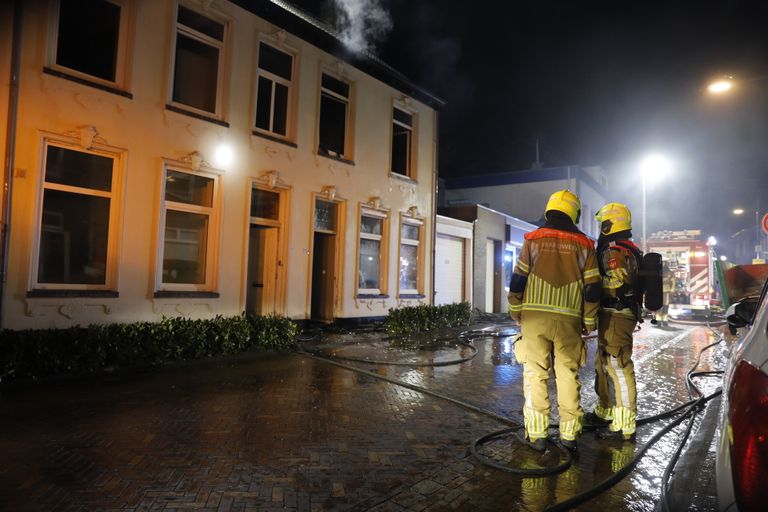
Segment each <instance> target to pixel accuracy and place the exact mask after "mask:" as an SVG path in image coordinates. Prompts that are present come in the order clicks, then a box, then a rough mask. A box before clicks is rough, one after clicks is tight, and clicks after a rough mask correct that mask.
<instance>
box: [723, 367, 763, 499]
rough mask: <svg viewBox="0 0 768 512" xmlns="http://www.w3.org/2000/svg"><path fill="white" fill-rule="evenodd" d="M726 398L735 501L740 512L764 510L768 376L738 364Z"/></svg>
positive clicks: (755, 369) (753, 368)
mask: <svg viewBox="0 0 768 512" xmlns="http://www.w3.org/2000/svg"><path fill="white" fill-rule="evenodd" d="M728 398H729V402H730V411H729V414H728V417H729V419H730V423H731V429H732V431H733V437H732V439H731V443H732V446H731V465H732V467H733V485H734V488H735V490H736V502H737V503H738V505H739V510H741V511H742V512H744V511H749V510H765V506H766V503H768V376H767V375H766V374H764V373H763V372H762V371H760V370H759V369H758V368H755V367H754V366H752V365H751V364H749V363H747V362H745V361H742V362H741V363H739V365H738V366H737V367H736V371H735V372H734V373H733V380H732V384H731V389H730V393H729V396H728Z"/></svg>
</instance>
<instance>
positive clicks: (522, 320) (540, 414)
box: [508, 190, 600, 451]
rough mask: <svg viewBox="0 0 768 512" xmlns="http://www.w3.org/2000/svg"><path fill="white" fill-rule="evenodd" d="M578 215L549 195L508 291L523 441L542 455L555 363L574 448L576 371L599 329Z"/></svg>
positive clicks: (565, 427) (596, 274) (595, 273)
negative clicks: (586, 335)
mask: <svg viewBox="0 0 768 512" xmlns="http://www.w3.org/2000/svg"><path fill="white" fill-rule="evenodd" d="M580 214H581V202H580V200H579V198H578V196H576V194H574V193H573V192H571V191H569V190H560V191H558V192H555V193H554V194H552V195H551V196H550V198H549V201H548V202H547V206H546V208H545V213H544V216H545V218H546V223H545V224H544V225H543V226H542V227H541V228H539V229H537V230H535V231H532V232H531V233H528V234H526V235H525V241H524V243H523V248H522V250H521V252H520V257H519V259H518V260H517V263H516V265H515V269H514V272H513V274H512V278H511V280H510V285H509V297H508V299H509V313H510V316H511V317H512V319H513V320H515V321H516V322H517V323H518V324H519V325H520V331H521V334H522V337H521V338H520V340H519V341H518V342H517V343H516V344H515V357H516V358H517V360H518V362H520V363H521V364H523V366H524V372H523V394H524V396H525V405H524V407H523V419H524V424H525V439H524V441H525V442H526V443H527V444H528V445H529V446H531V447H532V448H534V449H536V450H538V451H544V450H546V440H547V437H548V429H549V409H550V403H549V387H548V382H549V373H550V366H551V365H552V361H553V360H554V370H555V382H556V384H557V408H558V412H559V415H560V442H561V443H562V444H563V446H565V447H567V448H570V449H575V448H576V440H577V438H578V436H579V435H580V433H581V430H582V425H583V420H582V418H583V415H584V411H583V410H582V408H581V400H580V398H581V384H580V382H579V373H578V372H579V367H580V366H584V363H585V359H586V348H585V345H584V341H583V340H582V338H581V335H582V333H583V332H590V331H593V330H595V329H596V327H597V318H596V317H597V309H598V305H599V304H598V303H599V299H600V271H599V270H598V268H597V260H596V258H595V250H594V247H593V244H592V241H591V240H590V239H589V238H587V236H586V235H584V234H583V233H582V232H581V231H579V230H578V228H577V227H576V223H578V221H579V216H580ZM553 355H554V357H552V356H553Z"/></svg>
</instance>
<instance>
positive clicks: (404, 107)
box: [389, 100, 419, 181]
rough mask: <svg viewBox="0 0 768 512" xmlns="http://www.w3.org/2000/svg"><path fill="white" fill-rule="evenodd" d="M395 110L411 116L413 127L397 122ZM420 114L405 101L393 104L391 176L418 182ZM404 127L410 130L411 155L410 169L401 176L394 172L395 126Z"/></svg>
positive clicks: (390, 141) (409, 157) (390, 142)
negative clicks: (417, 155)
mask: <svg viewBox="0 0 768 512" xmlns="http://www.w3.org/2000/svg"><path fill="white" fill-rule="evenodd" d="M395 110H400V111H401V112H403V113H405V114H408V115H409V116H411V126H407V125H405V124H404V123H402V122H400V121H397V120H396V119H395ZM418 119H419V117H418V112H417V111H416V110H415V109H413V108H411V107H409V106H408V104H406V103H405V102H403V101H400V100H395V101H393V102H392V115H391V122H390V125H389V129H390V134H389V174H390V175H391V176H395V177H397V178H400V179H408V180H413V181H416V178H417V175H416V169H417V166H416V163H417V158H416V153H417V151H416V147H417V145H416V144H417V136H416V133H417V127H418ZM396 124H397V125H398V126H402V127H404V128H407V129H409V130H410V140H409V142H410V148H409V154H408V155H407V158H406V161H407V163H408V168H407V169H406V173H405V174H401V173H399V172H396V171H395V170H393V168H392V167H393V165H394V159H393V158H392V151H393V150H394V145H395V125H396Z"/></svg>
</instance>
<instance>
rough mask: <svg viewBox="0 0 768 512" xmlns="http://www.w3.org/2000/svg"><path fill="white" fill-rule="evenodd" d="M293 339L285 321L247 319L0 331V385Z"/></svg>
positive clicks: (274, 345)
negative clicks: (14, 381) (13, 381)
mask: <svg viewBox="0 0 768 512" xmlns="http://www.w3.org/2000/svg"><path fill="white" fill-rule="evenodd" d="M297 333H298V327H297V325H296V323H294V322H293V321H292V320H290V319H288V318H283V317H279V316H263V317H262V316H250V315H248V316H246V315H241V316H235V317H223V316H221V315H218V316H216V317H214V318H211V319H203V320H191V319H188V318H163V319H162V320H161V321H159V322H135V323H130V324H105V325H99V324H93V325H89V326H88V327H79V326H78V327H70V328H68V329H31V330H25V331H13V330H9V329H5V330H2V331H0V382H8V381H12V380H20V379H38V378H41V377H48V376H54V375H62V374H87V373H95V372H98V371H102V370H104V369H106V368H141V367H151V366H160V365H163V364H167V363H170V362H174V361H184V360H190V359H200V358H205V357H214V356H219V355H231V354H237V353H240V352H243V351H246V350H250V349H282V348H290V347H292V346H294V345H295V343H296V335H297Z"/></svg>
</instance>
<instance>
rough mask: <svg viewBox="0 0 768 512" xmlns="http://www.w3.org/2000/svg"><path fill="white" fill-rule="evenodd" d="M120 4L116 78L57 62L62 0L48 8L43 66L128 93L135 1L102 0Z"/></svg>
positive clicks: (83, 80)
mask: <svg viewBox="0 0 768 512" xmlns="http://www.w3.org/2000/svg"><path fill="white" fill-rule="evenodd" d="M104 1H105V2H108V3H111V4H115V5H117V6H119V7H120V25H119V27H120V28H119V35H118V38H117V51H116V52H115V79H114V80H107V79H104V78H101V77H98V76H95V75H91V74H89V73H86V72H84V71H80V70H77V69H74V68H70V67H67V66H64V65H61V64H59V63H57V62H56V60H57V56H58V55H57V54H58V47H59V20H60V13H61V0H54V2H53V3H52V4H51V8H50V10H49V22H48V24H49V29H48V45H47V46H48V48H47V58H46V63H47V65H46V67H47V69H49V70H52V71H55V72H57V73H61V74H62V75H64V76H65V77H71V78H74V79H76V80H78V81H81V82H86V83H92V84H95V85H99V86H102V87H103V88H106V89H107V90H110V89H116V90H118V91H122V92H124V93H128V94H129V90H130V83H131V76H132V75H131V70H132V69H133V52H132V51H131V50H132V48H133V41H134V32H135V31H134V11H135V9H134V5H135V0H104Z"/></svg>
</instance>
